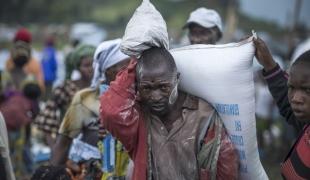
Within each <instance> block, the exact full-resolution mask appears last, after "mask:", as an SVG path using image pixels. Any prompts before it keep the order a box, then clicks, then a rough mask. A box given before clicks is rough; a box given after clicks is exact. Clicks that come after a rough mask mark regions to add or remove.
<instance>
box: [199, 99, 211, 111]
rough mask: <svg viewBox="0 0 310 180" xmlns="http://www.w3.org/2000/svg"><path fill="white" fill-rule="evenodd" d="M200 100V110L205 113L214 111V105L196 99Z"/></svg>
mask: <svg viewBox="0 0 310 180" xmlns="http://www.w3.org/2000/svg"><path fill="white" fill-rule="evenodd" d="M196 98H197V100H198V110H200V111H203V112H211V111H213V110H214V108H213V106H212V104H210V103H209V102H208V101H206V100H204V99H202V98H199V97H196Z"/></svg>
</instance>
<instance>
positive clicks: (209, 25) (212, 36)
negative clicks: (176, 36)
mask: <svg viewBox="0 0 310 180" xmlns="http://www.w3.org/2000/svg"><path fill="white" fill-rule="evenodd" d="M184 27H187V28H188V30H189V34H188V37H189V40H190V42H191V44H215V43H216V42H217V41H219V40H220V39H221V37H222V20H221V17H220V16H219V14H218V13H217V12H216V11H214V10H211V9H206V8H198V9H197V10H195V11H193V12H192V13H191V14H190V17H189V19H188V20H187V23H186V25H185V26H184Z"/></svg>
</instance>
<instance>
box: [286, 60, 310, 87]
mask: <svg viewBox="0 0 310 180" xmlns="http://www.w3.org/2000/svg"><path fill="white" fill-rule="evenodd" d="M295 81H298V82H301V83H305V84H308V85H310V69H309V67H307V66H303V65H302V64H300V65H297V66H292V67H291V70H290V73H289V82H295Z"/></svg>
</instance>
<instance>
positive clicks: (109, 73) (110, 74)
mask: <svg viewBox="0 0 310 180" xmlns="http://www.w3.org/2000/svg"><path fill="white" fill-rule="evenodd" d="M129 61H130V58H128V59H126V60H123V61H121V62H119V63H117V64H115V65H113V66H112V67H110V68H108V69H107V70H106V72H105V76H106V83H107V84H110V82H111V81H114V80H115V78H116V75H117V73H118V72H119V71H121V70H123V69H124V68H126V67H127V65H128V64H129Z"/></svg>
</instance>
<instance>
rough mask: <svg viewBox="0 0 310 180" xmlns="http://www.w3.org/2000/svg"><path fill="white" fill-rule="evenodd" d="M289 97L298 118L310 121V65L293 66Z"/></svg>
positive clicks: (289, 83) (289, 82)
mask: <svg viewBox="0 0 310 180" xmlns="http://www.w3.org/2000/svg"><path fill="white" fill-rule="evenodd" d="M288 88H289V90H288V99H289V102H290V104H291V107H292V109H293V112H294V115H295V116H296V117H297V118H298V120H301V121H304V122H308V123H309V122H310V70H309V66H306V65H303V64H298V65H295V66H292V68H291V71H290V76H289V79H288Z"/></svg>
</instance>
